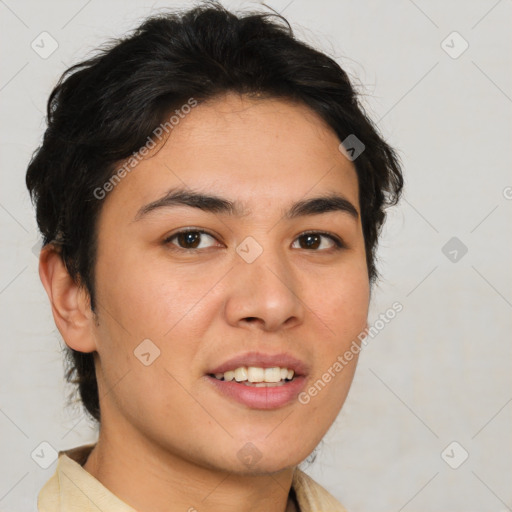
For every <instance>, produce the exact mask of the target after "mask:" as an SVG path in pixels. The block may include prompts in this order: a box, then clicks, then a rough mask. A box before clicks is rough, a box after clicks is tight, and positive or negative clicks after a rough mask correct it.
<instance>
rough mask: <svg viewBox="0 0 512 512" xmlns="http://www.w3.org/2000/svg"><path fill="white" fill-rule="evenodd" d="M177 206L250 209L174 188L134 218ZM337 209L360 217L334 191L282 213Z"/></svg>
mask: <svg viewBox="0 0 512 512" xmlns="http://www.w3.org/2000/svg"><path fill="white" fill-rule="evenodd" d="M174 206H188V207H191V208H198V209H200V210H202V211H205V212H210V213H222V214H227V215H233V216H236V217H243V216H245V215H247V213H248V211H247V210H246V209H245V208H244V207H243V206H242V204H241V203H239V202H238V201H230V200H228V199H225V198H222V197H219V196H215V195H210V194H204V193H200V192H195V191H191V190H185V189H182V188H174V189H171V190H169V191H168V192H167V193H166V194H165V195H164V196H163V197H161V198H160V199H157V200H156V201H152V202H151V203H148V204H146V205H144V206H142V207H141V208H140V209H139V210H138V212H137V214H136V215H135V217H134V219H133V221H134V222H136V221H139V220H141V219H142V218H144V217H145V216H146V215H148V214H149V213H151V212H154V211H155V210H158V209H160V208H171V207H174ZM334 211H339V212H343V213H346V214H348V215H349V216H350V217H352V218H353V219H355V220H357V219H358V218H359V213H358V211H357V209H356V207H355V206H354V205H353V204H352V203H351V202H350V201H349V200H348V199H346V198H345V197H343V196H341V195H338V194H335V193H331V194H328V195H325V196H319V197H313V198H310V199H303V200H301V201H297V202H295V203H293V204H292V205H291V207H290V208H289V209H288V210H287V211H285V212H283V215H284V218H285V219H288V220H291V219H295V218H298V217H303V216H307V215H321V214H322V213H327V212H334Z"/></svg>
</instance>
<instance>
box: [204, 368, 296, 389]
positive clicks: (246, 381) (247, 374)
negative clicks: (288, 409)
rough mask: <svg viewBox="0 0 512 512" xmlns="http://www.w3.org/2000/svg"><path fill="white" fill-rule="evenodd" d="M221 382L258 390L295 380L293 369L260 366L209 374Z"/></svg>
mask: <svg viewBox="0 0 512 512" xmlns="http://www.w3.org/2000/svg"><path fill="white" fill-rule="evenodd" d="M208 376H209V377H213V378H215V379H217V380H219V381H221V382H237V383H239V384H243V385H245V386H252V387H256V388H263V387H275V386H283V385H284V384H286V383H287V382H291V381H292V380H293V379H294V378H295V371H294V370H292V369H291V368H286V367H280V366H273V367H270V368H263V367H261V366H260V367H258V366H239V367H238V368H235V369H234V370H228V371H226V372H219V373H212V374H208Z"/></svg>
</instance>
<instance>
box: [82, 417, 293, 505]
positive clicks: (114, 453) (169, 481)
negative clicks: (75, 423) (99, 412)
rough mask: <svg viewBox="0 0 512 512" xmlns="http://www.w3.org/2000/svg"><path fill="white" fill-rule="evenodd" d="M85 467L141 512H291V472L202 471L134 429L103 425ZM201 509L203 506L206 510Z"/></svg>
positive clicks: (291, 469)
mask: <svg viewBox="0 0 512 512" xmlns="http://www.w3.org/2000/svg"><path fill="white" fill-rule="evenodd" d="M83 467H84V469H85V470H86V471H87V472H89V473H90V474H91V475H92V476H93V477H95V478H96V479H97V480H98V481H99V482H101V483H102V484H103V485H104V486H105V487H106V488H107V489H109V490H110V491H111V492H112V493H113V494H115V495H116V496H117V497H118V498H119V499H121V500H122V501H124V502H125V503H127V504H128V505H130V506H131V507H132V508H134V509H136V510H138V511H140V512H148V511H152V512H164V511H165V512H168V511H169V504H171V503H172V505H173V510H187V511H190V512H193V511H194V510H201V509H203V510H204V509H205V508H206V507H207V508H208V510H209V511H210V512H220V511H222V512H263V511H265V512H292V511H295V510H296V507H295V504H294V500H292V499H289V492H290V488H291V483H292V477H293V471H294V468H293V467H292V468H287V469H284V470H282V471H279V472H275V473H272V474H256V475H255V474H241V473H233V472H230V471H227V470H223V469H222V468H215V467H206V466H205V465H200V464H197V463H194V462H191V461H190V460H185V459H184V458H183V457H181V456H179V455H178V454H176V453H171V452H169V451H168V450H164V449H163V448H162V447H161V446H156V445H155V444H153V443H151V441H149V440H147V439H143V438H142V436H140V435H137V433H135V432H133V431H130V430H128V431H126V430H125V431H122V432H120V431H119V429H118V428H116V432H115V433H112V434H111V433H110V432H109V431H108V429H107V428H105V426H104V425H102V427H101V430H100V435H99V439H98V443H97V444H96V446H95V447H94V449H93V450H92V452H91V453H90V455H89V457H88V459H87V461H86V463H85V464H84V466H83ZM205 505H206V507H205Z"/></svg>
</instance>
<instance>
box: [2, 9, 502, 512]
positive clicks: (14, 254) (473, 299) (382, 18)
mask: <svg viewBox="0 0 512 512" xmlns="http://www.w3.org/2000/svg"><path fill="white" fill-rule="evenodd" d="M224 4H225V5H226V6H228V7H242V8H247V7H249V8H250V7H253V8H256V7H257V3H256V2H253V3H250V2H244V3H240V2H224ZM268 4H269V5H271V6H272V7H273V8H274V9H276V10H277V11H280V12H282V13H283V14H284V15H285V16H286V17H287V18H288V19H289V21H290V22H291V23H292V25H293V27H294V28H295V30H296V33H297V34H298V35H299V37H301V38H303V39H305V40H306V41H308V42H309V43H310V44H312V45H314V46H317V47H319V48H321V49H323V50H324V51H326V52H328V53H329V54H331V55H332V56H333V57H334V58H336V59H337V60H338V62H340V64H341V65H342V66H343V67H344V68H345V69H346V70H347V71H349V73H350V74H351V76H352V77H353V78H354V80H355V81H356V82H357V83H358V84H359V87H360V90H361V92H363V93H364V94H365V98H364V105H365V107H366V108H367V110H368V113H369V114H370V115H371V116H372V118H373V119H375V120H376V121H378V125H379V127H380V129H381V131H382V132H383V134H384V135H385V137H386V138H387V139H388V140H389V141H390V143H391V144H393V145H395V146H396V147H398V149H399V151H400V156H401V158H402V160H403V164H404V171H405V175H406V190H405V195H404V199H403V201H402V204H401V205H400V206H399V207H398V208H396V209H394V210H392V211H390V212H389V220H388V224H387V225H386V228H385V230H384V232H383V238H382V241H381V246H380V251H379V257H380V265H379V268H380V271H381V272H382V274H383V279H382V281H381V282H380V284H379V285H378V286H377V287H376V288H375V289H374V297H373V299H372V304H371V314H370V318H369V321H370V323H373V322H374V321H375V319H376V318H378V316H379V314H380V313H383V312H385V311H386V310H387V309H388V308H389V307H390V306H391V304H392V303H393V302H395V301H399V302H400V303H402V304H403V311H402V312H401V313H399V314H398V315H397V316H396V318H395V319H394V320H392V321H391V322H390V323H389V324H388V325H386V327H385V328H384V329H382V330H381V331H380V333H379V334H378V336H376V337H375V338H374V339H372V340H371V341H370V343H369V344H368V346H367V347H366V348H365V350H364V351H363V354H362V356H361V359H360V366H359V369H358V372H357V373H356V378H355V381H354V384H353V387H352V389H351V392H350V394H349V397H348V400H347V402H346V404H345V406H344V408H343V410H342V412H341V414H340V416H339V418H338V420H337V421H336V423H335V424H334V425H333V427H332V429H331V430H330V431H329V433H328V434H327V435H326V437H325V439H324V441H323V442H322V443H321V445H320V449H319V453H318V458H317V460H316V462H315V463H314V464H312V465H311V466H309V467H307V472H308V473H309V474H311V475H312V476H313V477H314V478H315V479H316V480H317V481H319V482H320V483H321V484H322V485H323V486H324V487H326V488H327V489H328V490H329V491H330V492H331V493H332V494H334V495H335V496H336V497H337V498H338V499H339V500H340V501H342V503H343V504H344V505H345V506H346V507H347V509H348V510H350V511H352V512H363V511H364V512H373V511H374V512H381V511H382V512H384V511H396V512H399V511H402V510H404V511H412V510H416V511H439V510H443V511H446V510H451V511H461V512H462V511H465V512H471V511H496V512H500V511H506V510H512V486H511V482H512V462H511V461H512V457H511V455H512V454H511V452H512V438H511V432H512V430H511V419H512V418H511V416H512V403H511V402H512V386H511V380H512V377H511V373H512V372H511V363H512V357H511V351H512V348H511V347H512V344H511V337H510V331H511V327H512V322H511V318H512V317H511V308H512V286H511V281H512V279H511V277H512V276H511V265H510V260H511V258H510V256H511V246H512V243H511V238H512V230H511V229H510V219H511V213H512V200H511V199H512V188H511V187H512V175H511V173H510V168H511V160H512V152H511V142H512V137H511V136H512V133H511V132H512V123H511V117H512V115H511V113H512V99H511V96H512V66H511V39H510V29H511V26H512V25H511V21H512V19H511V18H512V2H511V1H510V0H501V1H495V0H492V1H491V0H489V1H487V0H485V1H484V0H480V1H471V2H468V1H452V2H446V1H440V0H436V1H429V2H427V1H420V0H416V1H412V0H396V1H393V2H376V1H369V0H365V1H359V2H355V1H353V2H349V1H337V2H334V1H315V2H308V1H306V0H292V1H291V2H290V0H268ZM175 5H184V2H180V3H179V4H178V3H176V2H174V3H173V2H169V1H167V2H157V1H143V0H140V1H135V0H130V1H99V0H90V1H88V2H87V1H84V0H72V1H66V2H63V1H62V2H55V1H44V2H42V1H39V2H38V1H35V0H32V1H28V0H25V1H15V0H0V16H1V18H0V19H1V21H0V23H1V30H0V38H1V43H2V48H3V51H2V59H3V63H2V66H1V68H0V108H1V114H0V116H1V119H2V125H1V128H0V129H1V151H0V164H1V165H0V168H1V183H2V184H1V189H0V190H1V191H0V224H1V237H2V240H1V246H0V251H1V258H0V261H1V276H0V315H1V321H2V324H1V325H2V329H1V334H2V344H1V348H2V352H1V354H2V356H1V357H0V375H1V378H2V386H1V388H0V432H1V436H0V439H1V446H0V461H1V468H0V510H2V511H5V512H11V511H16V512H24V511H33V510H35V508H36V507H35V499H36V495H37V492H38V491H39V489H40V488H41V486H42V485H43V483H44V482H46V480H48V478H49V477H50V476H51V474H52V473H53V472H54V470H55V462H53V463H51V464H50V465H49V467H48V468H46V469H44V468H42V467H40V464H43V465H44V464H45V461H46V462H48V463H50V462H52V459H51V450H52V448H50V447H48V445H42V446H41V445H40V443H41V442H47V443H49V444H50V445H51V447H53V449H55V450H62V449H66V448H70V447H73V446H77V445H79V444H84V443H86V442H90V441H93V440H94V439H95V435H96V433H95V431H94V429H93V428H92V427H91V425H89V424H88V423H87V421H86V420H85V419H84V416H83V414H82V412H81V410H80V408H79V407H78V406H77V407H75V408H65V407H64V405H63V404H64V401H65V397H66V394H67V393H68V392H69V391H70V388H69V387H67V386H65V385H64V383H63V364H62V360H61V353H60V350H61V344H62V341H61V340H60V339H59V336H58V332H57V331H56V330H55V326H54V323H53V319H52V316H51V312H50V307H49V305H48V301H47V297H46V294H45V292H44V290H43V288H42V285H41V284H40V281H39V276H38V272H37V267H38V260H37V257H36V255H35V252H36V250H35V249H34V247H36V248H37V244H38V234H37V229H36V223H35V219H34V213H33V210H32V207H31V204H30V201H29V198H28V194H27V192H26V189H25V185H24V175H25V170H26V166H27V164H28V161H29V159H30V155H31V153H32V151H33V150H34V149H35V148H36V147H37V146H38V144H39V142H40V140H41V137H42V134H43V130H44V126H45V124H44V112H45V103H46V100H47V98H48V95H49V93H50V91H51V88H52V87H53V86H54V85H55V83H56V80H57V78H58V77H59V75H60V73H61V72H62V71H64V69H65V68H66V67H68V66H69V65H71V64H73V63H75V62H77V61H78V60H80V59H82V58H84V57H85V56H86V55H88V53H89V52H90V51H91V50H93V48H94V47H95V46H97V45H99V44H101V43H102V42H104V41H105V40H106V39H107V38H109V37H113V36H121V35H122V34H124V33H125V32H126V30H128V29H130V28H133V27H134V26H136V25H137V24H138V23H139V22H140V21H141V20H142V18H143V17H144V16H145V15H147V14H149V13H150V12H152V10H154V9H157V8H160V7H164V6H168V7H172V6H175ZM43 31H46V32H48V33H49V34H50V35H51V37H52V38H53V39H54V40H55V41H56V42H57V44H58V48H57V49H56V50H55V51H54V52H53V53H52V54H51V55H49V56H46V55H45V56H46V57H47V58H42V56H41V55H40V53H41V52H43V51H47V52H48V51H49V50H50V49H51V44H52V42H51V40H50V39H49V38H48V36H40V34H41V33H42V32H43ZM454 31H456V32H457V33H458V34H459V35H457V34H452V33H453V32H454ZM450 34H451V35H450ZM41 38H46V39H44V40H42V39H41ZM33 41H35V42H34V46H36V45H37V46H36V47H37V48H38V51H39V52H40V53H36V51H34V49H33V48H32V47H31V43H32V42H33ZM443 41H445V42H444V43H443ZM465 42H467V44H468V45H469V46H468V48H467V49H466V50H465V51H464V52H463V53H461V50H463V49H464V47H465V45H466V43H465ZM453 237H456V240H455V241H452V242H451V244H453V245H448V246H447V247H445V244H447V242H448V241H449V240H450V239H452V238H453ZM443 247H445V249H444V251H443ZM464 248H466V249H467V253H466V254H463V252H464V250H465V249H464ZM454 251H455V252H454ZM453 441H455V442H456V443H457V444H455V445H451V446H450V447H449V448H448V450H446V451H445V448H446V447H448V446H449V445H450V443H452V442H453ZM443 452H444V459H443V457H442V453H443ZM466 452H467V453H468V454H469V457H468V458H467V460H465V461H464V462H463V463H462V464H461V465H460V466H459V467H458V468H457V469H454V468H453V467H451V466H454V467H455V466H458V465H459V464H460V463H461V461H462V460H463V458H464V456H465V453H466ZM31 454H35V455H31ZM37 454H40V457H39V459H38V457H37ZM32 457H33V458H32ZM33 459H35V460H37V462H38V463H36V462H35V460H33Z"/></svg>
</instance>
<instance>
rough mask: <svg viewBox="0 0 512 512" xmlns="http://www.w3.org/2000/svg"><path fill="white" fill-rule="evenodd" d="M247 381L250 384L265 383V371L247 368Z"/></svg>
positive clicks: (251, 367) (252, 367)
mask: <svg viewBox="0 0 512 512" xmlns="http://www.w3.org/2000/svg"><path fill="white" fill-rule="evenodd" d="M247 380H248V381H249V382H263V381H264V380H265V370H264V369H263V368H256V367H254V366H249V368H247Z"/></svg>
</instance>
